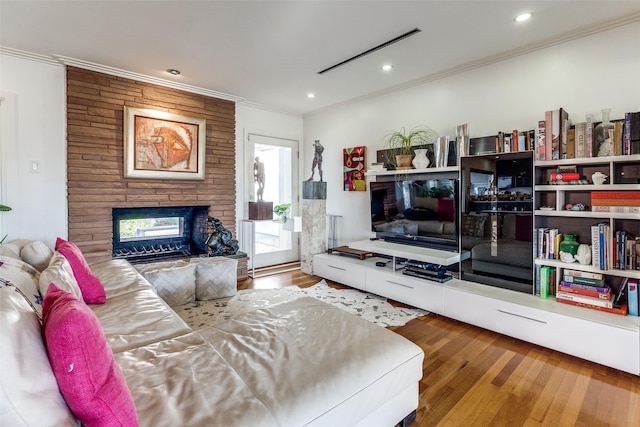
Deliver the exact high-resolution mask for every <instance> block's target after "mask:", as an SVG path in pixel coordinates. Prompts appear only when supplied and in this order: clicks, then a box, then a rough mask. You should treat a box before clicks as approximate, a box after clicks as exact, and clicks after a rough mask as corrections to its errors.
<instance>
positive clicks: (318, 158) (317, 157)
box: [307, 139, 324, 182]
mask: <svg viewBox="0 0 640 427" xmlns="http://www.w3.org/2000/svg"><path fill="white" fill-rule="evenodd" d="M313 148H314V153H313V164H312V165H311V178H309V179H308V180H307V181H313V176H314V175H315V170H316V166H318V173H319V174H320V182H322V152H323V151H324V147H323V146H322V144H320V140H319V139H316V140H315V142H314V143H313Z"/></svg>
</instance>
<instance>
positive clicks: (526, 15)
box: [513, 12, 533, 22]
mask: <svg viewBox="0 0 640 427" xmlns="http://www.w3.org/2000/svg"><path fill="white" fill-rule="evenodd" d="M531 18H533V13H529V12H527V13H523V14H522V15H518V16H516V17H515V18H513V20H514V21H516V22H524V21H528V20H529V19H531Z"/></svg>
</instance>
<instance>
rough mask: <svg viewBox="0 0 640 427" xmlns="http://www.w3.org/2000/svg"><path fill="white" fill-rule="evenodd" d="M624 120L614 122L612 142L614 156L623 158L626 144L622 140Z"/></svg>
mask: <svg viewBox="0 0 640 427" xmlns="http://www.w3.org/2000/svg"><path fill="white" fill-rule="evenodd" d="M623 126H624V120H617V121H615V122H613V137H612V139H611V142H612V144H613V155H614V156H621V155H622V154H623V151H624V143H623V140H622V132H623V129H622V128H623Z"/></svg>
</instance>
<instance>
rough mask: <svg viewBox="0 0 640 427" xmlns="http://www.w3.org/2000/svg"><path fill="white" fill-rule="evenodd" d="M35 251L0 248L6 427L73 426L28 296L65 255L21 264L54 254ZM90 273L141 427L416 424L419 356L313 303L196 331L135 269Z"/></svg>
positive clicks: (0, 409)
mask: <svg viewBox="0 0 640 427" xmlns="http://www.w3.org/2000/svg"><path fill="white" fill-rule="evenodd" d="M28 245H30V246H31V248H30V249H28V250H27V249H25V248H26V247H27V246H28ZM33 246H34V245H33V244H30V243H29V242H24V241H23V242H20V243H19V244H15V243H14V244H10V245H5V246H4V247H1V246H0V320H1V322H2V328H1V330H0V344H1V346H0V356H1V359H0V363H1V364H2V374H1V377H0V385H1V394H0V425H11V426H35V425H38V426H61V425H62V426H64V425H77V424H78V420H77V418H76V416H75V414H74V413H73V412H71V410H70V409H69V408H68V407H67V405H66V404H65V400H63V397H62V395H63V393H61V391H60V390H59V389H58V387H57V386H56V377H55V376H54V373H53V371H52V366H53V365H54V362H55V361H53V360H49V358H48V356H47V348H46V345H45V343H44V342H43V339H42V333H41V330H42V328H43V326H41V321H40V319H39V317H38V315H39V314H38V311H39V310H40V309H41V307H40V306H38V304H40V303H41V301H42V296H41V295H29V293H30V292H29V289H33V286H34V285H36V286H38V285H40V283H42V282H43V280H40V279H41V278H42V277H44V278H45V280H44V281H48V280H50V278H54V279H55V280H53V283H56V282H62V281H64V280H65V279H69V277H68V275H69V271H70V269H69V267H68V266H66V265H64V262H60V257H59V256H58V257H57V258H56V259H57V262H56V263H55V264H56V265H55V266H53V265H49V264H48V263H47V262H44V261H43V260H42V259H40V262H39V264H40V268H42V269H43V272H39V271H38V270H37V269H36V268H34V267H33V266H32V265H30V264H28V263H26V262H24V259H27V260H30V261H32V262H33V263H36V262H35V261H37V260H34V258H38V256H35V257H34V256H33V253H34V252H36V253H38V252H42V254H41V256H40V258H42V257H46V256H47V255H48V256H49V257H50V256H51V255H50V254H47V253H46V252H47V251H46V250H45V249H44V248H42V244H37V245H35V246H37V247H38V248H39V250H35V251H34V250H33ZM16 252H17V253H16ZM21 252H23V255H26V256H23V257H20V253H21ZM52 263H53V261H52ZM90 268H91V272H92V273H93V274H94V275H95V276H96V277H97V278H99V280H100V282H101V284H102V286H103V287H104V290H105V295H106V302H105V303H103V304H91V305H89V307H90V308H91V310H92V313H94V314H95V316H96V317H97V319H98V321H99V324H100V327H101V329H102V332H103V335H104V339H106V343H108V347H109V348H110V350H111V352H112V353H113V359H114V360H115V362H116V365H117V369H119V370H120V371H121V372H122V374H123V376H124V379H125V380H126V388H127V389H128V392H129V393H130V394H131V397H132V399H133V402H134V404H135V412H136V414H137V420H138V421H137V422H138V423H139V425H144V426H154V427H157V426H287V427H290V426H388V427H389V426H393V425H395V424H397V423H402V424H403V425H407V424H409V423H410V422H411V421H412V419H413V417H415V410H416V408H417V405H418V383H419V380H420V379H421V377H422V363H423V358H424V353H423V352H422V350H421V349H420V348H419V347H418V346H416V345H415V344H413V343H411V342H410V341H408V340H406V339H405V338H403V337H401V336H399V335H397V334H395V333H394V332H391V331H389V330H386V329H384V328H381V327H379V326H376V325H373V324H372V323H370V322H368V321H366V320H363V319H361V318H359V317H356V316H353V315H351V314H348V313H346V312H344V311H342V310H340V309H337V308H334V307H332V306H330V305H327V304H324V303H322V302H320V301H318V300H315V299H313V298H299V299H295V300H291V301H285V302H281V303H278V304H274V305H272V306H268V307H265V308H260V309H257V310H255V311H252V312H249V313H244V314H242V315H239V316H237V317H235V318H232V319H230V320H227V321H224V322H222V323H219V324H216V325H212V326H208V327H205V328H203V329H200V330H197V331H194V330H191V329H190V328H189V327H188V326H187V324H186V323H185V322H184V321H183V320H182V319H181V318H180V317H179V316H178V315H177V314H176V313H175V312H174V311H173V310H172V309H171V307H169V305H167V303H166V302H165V301H164V300H163V299H162V298H160V297H159V296H158V294H157V292H156V290H155V289H154V287H153V286H152V285H151V284H150V283H149V282H148V281H147V280H146V279H145V278H144V277H143V276H142V275H141V274H140V272H138V271H137V270H136V269H135V268H134V267H133V266H131V265H130V264H129V263H128V262H126V261H123V260H110V261H105V262H101V263H97V264H93V265H91V266H90ZM71 270H72V269H71ZM72 273H75V271H72ZM79 285H80V283H79ZM56 286H57V287H60V288H62V289H63V290H64V289H68V288H69V285H68V284H64V283H62V284H60V285H59V286H58V283H56ZM40 288H41V287H37V289H40ZM52 289H53V288H52ZM31 293H33V292H31ZM50 298H51V296H49V299H50ZM49 299H48V300H47V301H49ZM49 316H51V315H50V314H49ZM45 320H46V319H45ZM47 328H48V326H47ZM47 328H45V329H47ZM46 336H47V337H49V335H46ZM47 339H48V338H47ZM47 344H48V343H47ZM49 353H50V354H51V352H49ZM50 362H51V363H50ZM117 369H116V370H117ZM98 393H99V392H98ZM129 424H135V423H133V422H129ZM110 425H125V423H117V422H114V423H113V424H110Z"/></svg>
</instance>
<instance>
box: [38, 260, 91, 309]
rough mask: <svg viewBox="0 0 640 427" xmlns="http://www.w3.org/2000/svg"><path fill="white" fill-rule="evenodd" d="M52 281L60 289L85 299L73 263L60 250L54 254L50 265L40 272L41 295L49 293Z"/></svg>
mask: <svg viewBox="0 0 640 427" xmlns="http://www.w3.org/2000/svg"><path fill="white" fill-rule="evenodd" d="M51 282H54V283H55V284H56V285H57V286H58V287H59V288H60V289H63V290H65V291H67V292H71V293H72V294H73V295H74V296H75V297H76V298H78V299H79V300H80V301H83V299H82V292H81V291H80V286H78V282H77V281H76V278H75V276H74V275H73V270H72V269H71V264H69V261H67V259H66V258H65V257H64V256H63V255H62V254H61V253H60V252H56V253H54V254H53V256H52V257H51V262H50V263H49V267H47V268H46V269H45V270H44V271H43V272H42V273H40V282H39V287H40V295H46V294H47V289H48V288H49V284H51Z"/></svg>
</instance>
